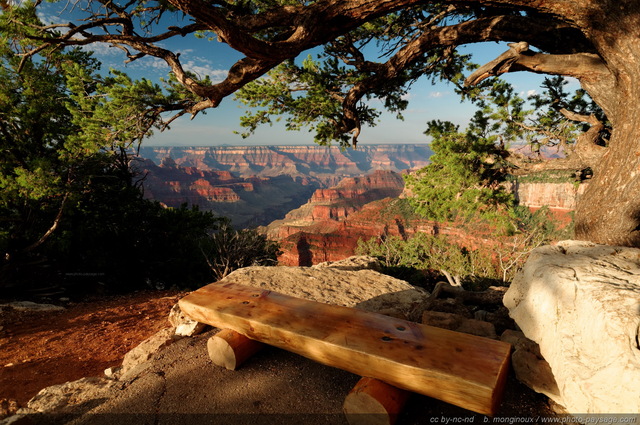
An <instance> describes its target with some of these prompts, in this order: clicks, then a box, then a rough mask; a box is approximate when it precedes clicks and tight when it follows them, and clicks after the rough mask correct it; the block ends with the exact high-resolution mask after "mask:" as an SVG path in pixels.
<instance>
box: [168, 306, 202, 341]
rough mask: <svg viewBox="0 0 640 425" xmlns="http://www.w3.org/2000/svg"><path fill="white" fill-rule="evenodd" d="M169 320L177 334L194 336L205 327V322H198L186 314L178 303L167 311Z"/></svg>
mask: <svg viewBox="0 0 640 425" xmlns="http://www.w3.org/2000/svg"><path fill="white" fill-rule="evenodd" d="M169 322H170V323H171V325H172V326H173V327H174V328H175V329H176V331H175V333H176V335H177V336H194V335H198V334H200V333H202V332H203V331H204V330H205V329H206V328H207V324H206V323H200V322H198V321H196V320H193V319H192V318H191V317H189V316H188V315H186V314H185V313H184V312H183V311H182V310H181V309H180V305H178V303H176V304H175V305H174V306H173V308H171V311H170V312H169Z"/></svg>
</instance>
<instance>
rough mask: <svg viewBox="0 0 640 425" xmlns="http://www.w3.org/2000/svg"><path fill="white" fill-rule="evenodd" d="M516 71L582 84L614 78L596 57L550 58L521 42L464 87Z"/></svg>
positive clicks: (562, 56) (573, 55)
mask: <svg viewBox="0 0 640 425" xmlns="http://www.w3.org/2000/svg"><path fill="white" fill-rule="evenodd" d="M517 71H529V72H535V73H538V74H551V75H564V76H569V77H575V78H577V79H578V80H580V81H581V82H583V81H585V80H586V81H594V80H601V79H604V78H607V79H610V78H612V76H611V73H610V72H609V70H608V69H607V67H606V66H605V64H604V63H603V62H602V60H601V59H600V57H599V56H598V55H596V54H593V53H574V54H568V55H548V54H543V53H537V52H533V51H531V50H529V43H527V42H525V41H521V42H519V43H512V44H510V45H509V50H507V51H506V52H504V53H503V54H501V55H500V56H498V57H497V58H496V59H494V60H492V61H491V62H489V63H487V64H485V65H483V66H481V67H480V68H478V69H477V70H476V71H475V72H473V73H472V74H471V75H469V76H468V77H467V79H466V80H465V82H464V84H465V85H466V86H475V85H477V84H479V83H480V82H482V81H483V80H485V79H487V78H489V77H494V76H498V75H502V74H505V73H507V72H517Z"/></svg>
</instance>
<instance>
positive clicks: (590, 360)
mask: <svg viewBox="0 0 640 425" xmlns="http://www.w3.org/2000/svg"><path fill="white" fill-rule="evenodd" d="M504 303H505V305H506V306H507V307H508V308H509V310H510V315H511V317H512V318H513V319H514V320H515V321H516V323H517V324H518V326H519V327H520V328H521V329H522V331H523V332H524V334H525V335H526V336H527V337H528V338H530V339H532V340H533V341H535V342H536V343H538V344H539V346H540V353H541V354H542V357H544V359H545V360H546V361H547V362H548V363H549V365H550V366H551V369H552V371H553V374H554V377H555V380H556V382H557V384H558V388H559V395H558V396H557V397H555V396H554V397H551V398H552V399H553V400H554V401H556V402H557V403H559V404H561V405H563V406H564V407H565V408H566V409H567V410H568V411H569V412H571V413H640V385H639V384H638V383H639V382H640V338H639V336H638V332H639V328H640V250H639V249H633V248H620V247H610V246H603V245H594V244H591V243H586V242H575V241H565V242H560V243H558V244H557V246H545V247H540V248H538V249H536V250H534V251H533V252H532V253H531V256H530V257H529V259H528V261H527V263H526V265H525V267H524V268H523V270H522V271H521V272H520V273H519V274H518V275H517V276H516V278H515V279H514V281H513V283H512V285H511V287H510V288H509V290H508V291H507V293H506V294H505V298H504Z"/></svg>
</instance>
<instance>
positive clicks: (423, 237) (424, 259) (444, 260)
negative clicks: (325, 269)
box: [356, 233, 498, 284]
mask: <svg viewBox="0 0 640 425" xmlns="http://www.w3.org/2000/svg"><path fill="white" fill-rule="evenodd" d="M356 253H358V254H359V255H371V256H374V257H377V258H379V259H381V260H382V261H383V263H384V265H385V266H387V267H400V268H407V267H408V268H413V269H417V270H432V271H437V272H439V273H445V272H446V273H449V274H450V275H451V276H454V277H458V278H459V279H460V280H461V282H463V283H466V284H472V283H474V282H477V281H478V280H480V279H495V278H497V277H498V274H497V272H496V269H495V267H494V266H493V264H492V263H491V258H490V257H489V256H487V254H486V253H483V252H482V251H478V250H470V249H467V248H465V247H462V246H458V245H455V244H452V243H450V242H449V241H448V240H447V239H446V238H445V237H440V236H436V235H428V234H426V233H417V234H415V235H414V236H412V237H410V238H408V239H406V240H404V239H403V238H401V237H398V236H387V237H381V238H372V239H369V240H368V241H363V240H359V241H358V247H357V250H356Z"/></svg>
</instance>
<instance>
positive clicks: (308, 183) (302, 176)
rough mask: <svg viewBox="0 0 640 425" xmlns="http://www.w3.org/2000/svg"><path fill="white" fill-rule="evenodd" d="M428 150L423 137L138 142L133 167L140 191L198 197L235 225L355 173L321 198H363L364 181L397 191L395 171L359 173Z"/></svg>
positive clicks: (421, 162)
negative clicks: (343, 143) (300, 142)
mask: <svg viewBox="0 0 640 425" xmlns="http://www.w3.org/2000/svg"><path fill="white" fill-rule="evenodd" d="M430 155H431V151H430V150H429V147H428V146H427V145H426V144H425V145H369V146H362V147H360V148H359V149H358V150H357V151H354V150H352V149H347V150H344V151H342V150H340V148H338V147H324V146H245V147H230V146H213V147H144V148H142V149H141V151H140V156H141V158H144V159H141V160H140V161H138V162H137V164H136V167H137V169H138V170H139V172H140V174H141V175H145V176H146V177H145V179H144V182H143V185H144V190H145V196H147V198H150V199H154V200H158V201H160V202H162V203H164V204H166V205H167V206H170V207H178V206H180V205H181V204H183V203H187V204H189V205H197V206H199V207H200V208H201V209H202V210H205V211H213V212H215V213H216V214H218V215H221V216H227V217H230V218H231V219H232V222H233V224H234V226H236V227H251V226H256V225H266V224H268V223H270V222H271V221H273V220H277V219H281V218H283V217H284V216H285V214H286V213H287V212H289V211H291V210H293V209H296V208H298V207H300V206H301V205H302V204H304V203H305V202H307V201H308V200H309V198H310V197H311V196H312V194H314V192H315V191H316V189H327V188H331V187H332V186H335V185H337V184H338V183H339V182H340V181H342V180H343V179H344V178H350V177H353V178H355V179H356V181H354V182H351V183H349V184H347V187H343V188H337V189H336V188H334V189H331V190H330V191H329V192H327V193H326V197H327V198H329V197H334V198H335V197H342V198H344V199H345V200H351V199H356V198H357V199H356V200H357V201H358V202H362V201H363V200H366V198H367V196H370V195H369V194H368V192H370V191H369V190H368V189H366V188H365V187H366V186H367V184H369V183H371V184H373V185H378V186H379V187H378V190H381V191H385V193H386V194H387V196H391V195H392V194H393V193H395V192H397V190H396V189H395V188H396V187H397V186H398V183H399V182H400V181H401V177H400V176H399V175H395V177H394V178H392V179H391V180H390V181H388V182H377V181H367V180H361V179H362V176H364V175H366V174H370V173H373V172H375V171H376V170H385V171H395V172H398V171H401V170H405V169H409V168H421V167H424V166H426V165H427V164H428V163H429V156H430ZM381 176H382V175H381ZM380 178H383V177H380ZM358 179H360V180H358ZM374 180H375V179H374ZM350 186H354V187H353V188H350ZM349 190H355V191H359V192H360V194H356V193H348V191H349ZM360 195H362V196H360ZM317 196H319V197H320V198H323V197H325V194H323V193H322V192H318V194H317ZM376 199H379V198H376ZM343 204H344V203H343ZM353 211H354V210H353V207H351V206H349V205H346V204H344V205H342V206H340V207H335V208H333V209H331V208H327V207H326V206H319V208H318V211H317V212H316V213H317V214H319V215H323V216H327V217H329V216H334V217H346V216H347V215H348V214H349V213H350V212H353Z"/></svg>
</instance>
